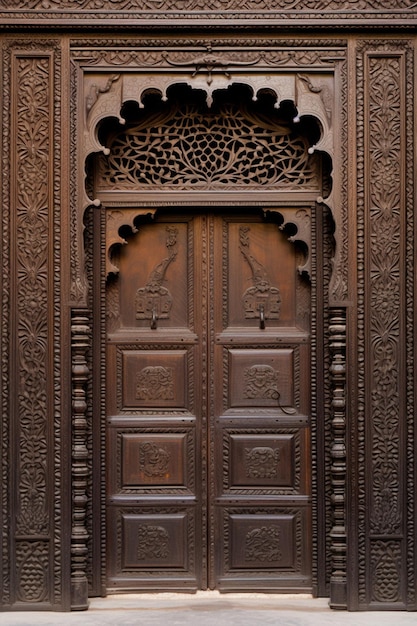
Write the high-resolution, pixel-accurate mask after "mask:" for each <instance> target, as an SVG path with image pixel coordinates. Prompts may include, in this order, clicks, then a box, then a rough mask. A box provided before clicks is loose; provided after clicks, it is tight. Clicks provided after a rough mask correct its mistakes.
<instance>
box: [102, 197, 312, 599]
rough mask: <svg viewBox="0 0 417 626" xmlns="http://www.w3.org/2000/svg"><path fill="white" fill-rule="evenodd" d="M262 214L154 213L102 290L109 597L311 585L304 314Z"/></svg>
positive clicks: (297, 287)
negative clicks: (104, 295) (116, 593)
mask: <svg viewBox="0 0 417 626" xmlns="http://www.w3.org/2000/svg"><path fill="white" fill-rule="evenodd" d="M299 261H300V259H299V258H298V253H297V249H296V247H295V246H294V244H293V243H290V242H289V241H288V240H287V238H286V236H285V235H284V234H283V233H282V232H281V231H280V229H279V228H278V226H277V224H275V223H272V222H268V221H265V219H264V218H263V216H261V214H260V212H259V211H258V212H255V211H249V210H246V209H245V211H244V212H243V211H240V213H239V214H238V213H237V212H234V213H233V212H231V211H230V212H228V213H225V212H224V211H222V212H220V211H219V212H217V213H216V212H214V211H211V212H210V213H203V212H198V213H197V214H196V213H195V212H193V213H191V212H190V213H188V214H187V213H185V212H184V214H183V215H181V216H178V215H176V216H175V218H174V217H172V216H171V215H170V214H169V212H168V211H167V212H165V213H163V212H160V213H158V214H157V217H156V218H155V219H154V220H153V221H152V223H146V224H143V225H141V226H140V227H139V228H138V232H137V233H136V234H135V235H133V236H132V237H131V238H130V240H129V242H128V245H126V246H124V247H123V248H122V251H121V255H120V259H119V260H118V264H119V268H120V272H119V276H118V277H117V280H116V281H115V282H114V284H113V285H112V286H110V287H109V289H108V301H107V302H108V303H107V313H108V320H109V327H108V335H107V336H108V341H107V372H108V378H107V413H108V426H107V470H108V477H107V563H108V566H107V584H108V588H109V589H115V590H122V589H126V590H128V589H130V590H144V589H145V590H146V589H151V590H167V589H171V590H172V589H174V590H183V589H204V588H207V587H209V588H217V589H220V590H236V591H237V590H258V591H262V590H275V591H284V590H287V591H290V590H292V591H295V592H297V591H308V590H309V589H311V574H310V570H311V555H310V552H311V520H310V517H311V516H310V495H309V494H310V477H309V474H310V460H309V454H310V452H309V404H310V400H309V392H310V379H309V359H310V357H309V333H310V328H309V309H310V297H309V286H308V283H307V281H305V280H304V279H302V278H300V276H299V274H298V272H297V264H298V262H299Z"/></svg>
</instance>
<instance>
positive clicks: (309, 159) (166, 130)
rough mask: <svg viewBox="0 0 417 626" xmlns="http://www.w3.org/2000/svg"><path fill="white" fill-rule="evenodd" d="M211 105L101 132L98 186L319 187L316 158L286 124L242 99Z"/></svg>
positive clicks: (153, 116)
mask: <svg viewBox="0 0 417 626" xmlns="http://www.w3.org/2000/svg"><path fill="white" fill-rule="evenodd" d="M218 108H219V110H218V111H212V110H210V111H202V110H201V109H200V107H199V106H197V105H193V104H187V105H182V106H180V105H175V104H174V105H173V106H172V108H171V109H170V110H169V111H168V112H161V113H159V114H158V115H156V114H155V113H154V112H153V113H152V114H148V115H147V116H144V118H143V120H142V121H141V122H140V123H139V124H137V125H136V126H133V127H131V128H128V129H127V130H125V129H123V131H122V132H119V133H117V134H115V135H114V136H113V137H108V140H107V144H108V148H109V150H110V154H109V155H108V156H106V155H104V154H102V155H100V157H98V187H99V189H102V190H107V191H109V190H121V189H135V190H138V189H143V188H149V187H150V186H152V187H155V186H158V187H161V186H163V187H164V188H168V189H175V190H181V189H189V188H191V187H192V188H193V189H198V190H208V189H222V190H225V189H231V188H233V189H236V187H240V188H242V187H244V188H247V187H252V188H253V187H255V188H259V187H262V186H265V185H267V186H268V188H274V187H283V188H285V189H299V188H300V186H301V185H302V186H303V189H308V188H310V189H314V190H316V189H317V190H318V189H319V188H320V180H319V167H318V161H317V160H316V157H315V156H314V155H310V154H309V153H308V145H307V143H306V140H305V139H304V138H303V137H301V136H298V135H297V134H296V133H294V132H293V131H292V130H291V129H290V127H289V126H288V125H287V123H284V122H278V121H274V120H273V119H271V118H268V119H266V118H264V117H263V116H262V115H261V114H257V113H255V112H254V111H249V110H248V109H247V108H246V107H245V106H244V105H243V104H239V105H237V104H231V103H222V104H221V105H219V107H218Z"/></svg>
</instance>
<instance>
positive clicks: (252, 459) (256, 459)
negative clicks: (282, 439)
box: [245, 446, 280, 478]
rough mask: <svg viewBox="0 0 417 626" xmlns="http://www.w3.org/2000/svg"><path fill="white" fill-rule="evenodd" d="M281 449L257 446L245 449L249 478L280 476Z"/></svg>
mask: <svg viewBox="0 0 417 626" xmlns="http://www.w3.org/2000/svg"><path fill="white" fill-rule="evenodd" d="M279 458H280V450H279V448H275V450H274V449H273V448H270V447H269V446H257V447H256V448H245V471H246V477H247V478H275V477H276V476H277V474H278V463H279Z"/></svg>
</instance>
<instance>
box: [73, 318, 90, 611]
mask: <svg viewBox="0 0 417 626" xmlns="http://www.w3.org/2000/svg"><path fill="white" fill-rule="evenodd" d="M89 347H90V327H89V319H88V317H87V315H86V312H85V311H83V310H81V311H74V314H73V318H72V322H71V348H72V468H71V473H72V529H71V609H72V610H73V611H82V610H85V609H87V608H88V580H87V554H88V548H87V540H88V532H87V527H86V514H87V486H88V485H87V483H88V476H89V468H88V450H87V444H86V439H87V417H86V411H87V398H86V395H87V383H88V375H89V369H88V366H87V352H88V350H89Z"/></svg>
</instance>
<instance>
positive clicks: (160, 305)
mask: <svg viewBox="0 0 417 626" xmlns="http://www.w3.org/2000/svg"><path fill="white" fill-rule="evenodd" d="M167 232H168V236H167V241H166V247H167V248H168V256H167V257H166V258H165V259H163V260H162V261H161V262H160V263H158V265H157V266H156V267H155V268H154V269H153V270H152V272H151V275H150V276H149V280H148V282H147V283H146V285H145V286H144V287H140V289H138V290H137V292H136V319H137V320H146V319H147V320H152V322H153V323H155V324H156V321H157V320H158V319H169V314H170V311H171V307H172V296H171V294H170V292H169V290H168V289H167V288H166V287H163V286H162V283H163V281H164V280H165V274H166V271H167V269H168V266H169V265H170V264H171V263H173V261H175V258H176V256H177V234H178V229H177V228H174V227H171V226H167Z"/></svg>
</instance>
